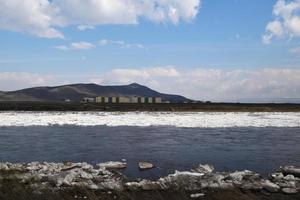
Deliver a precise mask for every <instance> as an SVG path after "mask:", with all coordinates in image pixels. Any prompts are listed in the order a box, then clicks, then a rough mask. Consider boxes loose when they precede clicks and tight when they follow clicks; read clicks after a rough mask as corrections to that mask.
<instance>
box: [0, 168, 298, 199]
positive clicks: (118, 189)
mask: <svg viewBox="0 0 300 200" xmlns="http://www.w3.org/2000/svg"><path fill="white" fill-rule="evenodd" d="M124 167H126V163H124V162H108V163H100V164H97V165H96V166H92V165H90V164H88V163H70V162H66V163H46V162H43V163H39V162H33V163H28V164H12V163H1V164H0V199H12V200H14V199H24V200H27V199H28V200H29V199H30V200H34V199H46V200H47V199H51V200H52V199H53V200H54V199H91V200H94V199H120V200H123V199H124V200H127V199H128V200H135V199H137V200H142V199H160V200H161V199H168V200H172V199H174V200H177V199H231V200H232V199H241V200H243V199H245V200H248V199H249V200H250V199H299V198H300V168H295V167H292V166H286V167H281V168H280V169H279V170H278V171H277V172H275V173H271V174H270V175H269V176H268V177H265V178H263V177H261V176H260V175H259V174H257V173H255V172H251V171H247V170H244V171H236V172H214V168H213V166H210V165H199V166H198V167H196V168H194V169H192V170H190V171H183V172H179V171H176V172H175V173H174V174H171V175H168V176H166V177H162V178H160V179H158V180H156V181H151V180H141V179H136V180H132V179H129V178H127V177H125V176H124V175H122V174H121V173H120V172H118V169H120V168H124Z"/></svg>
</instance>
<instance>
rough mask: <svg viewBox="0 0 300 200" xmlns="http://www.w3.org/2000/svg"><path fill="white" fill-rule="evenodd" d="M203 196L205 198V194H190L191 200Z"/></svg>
mask: <svg viewBox="0 0 300 200" xmlns="http://www.w3.org/2000/svg"><path fill="white" fill-rule="evenodd" d="M204 196H205V194H203V193H197V194H191V198H192V199H198V198H200V197H204Z"/></svg>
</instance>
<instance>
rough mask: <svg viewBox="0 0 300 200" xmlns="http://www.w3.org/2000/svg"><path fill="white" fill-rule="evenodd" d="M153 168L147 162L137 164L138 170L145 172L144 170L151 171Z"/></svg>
mask: <svg viewBox="0 0 300 200" xmlns="http://www.w3.org/2000/svg"><path fill="white" fill-rule="evenodd" d="M152 168H154V165H153V164H152V163H149V162H139V169H140V170H146V169H152Z"/></svg>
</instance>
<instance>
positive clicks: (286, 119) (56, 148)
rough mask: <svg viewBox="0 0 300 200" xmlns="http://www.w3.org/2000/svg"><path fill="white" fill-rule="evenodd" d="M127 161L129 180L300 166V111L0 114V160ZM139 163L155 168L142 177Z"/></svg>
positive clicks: (260, 171)
mask: <svg viewBox="0 0 300 200" xmlns="http://www.w3.org/2000/svg"><path fill="white" fill-rule="evenodd" d="M121 159H126V160H127V163H128V168H127V169H125V170H124V171H122V172H123V173H124V174H125V175H127V176H128V177H131V178H136V177H142V178H157V177H159V176H163V175H167V174H169V173H173V172H174V170H189V169H191V168H192V167H193V166H195V165H197V164H198V163H208V164H212V165H214V166H215V168H216V169H217V170H220V171H223V170H226V171H227V170H229V171H234V170H243V169H248V170H254V171H257V172H259V173H261V174H263V175H266V174H267V173H268V172H272V171H274V170H276V169H277V168H278V167H279V166H281V165H298V166H300V113H95V112H88V113H87V112H85V113H74V112H72V113H70V112H68V113H64V112H59V113H58V112H54V113H53V112H52V113H50V112H42V113H41V112H0V161H5V162H6V161H8V162H31V161H48V162H62V161H73V162H89V163H92V164H97V163H99V162H104V161H110V160H113V161H119V160H121ZM139 161H148V162H152V163H153V164H155V165H156V166H157V168H155V169H153V170H149V171H143V172H140V171H139V170H138V168H137V163H138V162H139Z"/></svg>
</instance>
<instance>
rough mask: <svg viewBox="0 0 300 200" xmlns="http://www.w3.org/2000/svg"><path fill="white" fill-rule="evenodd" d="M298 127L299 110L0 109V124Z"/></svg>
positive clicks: (299, 123) (299, 125)
mask: <svg viewBox="0 0 300 200" xmlns="http://www.w3.org/2000/svg"><path fill="white" fill-rule="evenodd" d="M54 125H58V126H63V125H74V126H141V127H145V126H175V127H200V128H220V127H300V112H292V113H280V112H274V113H269V112H265V113H264V112H260V113H250V112H249V113H247V112H246V113H244V112H236V113H235V112H226V113H225V112H224V113H223V112H0V126H2V127H3V126H54Z"/></svg>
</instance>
